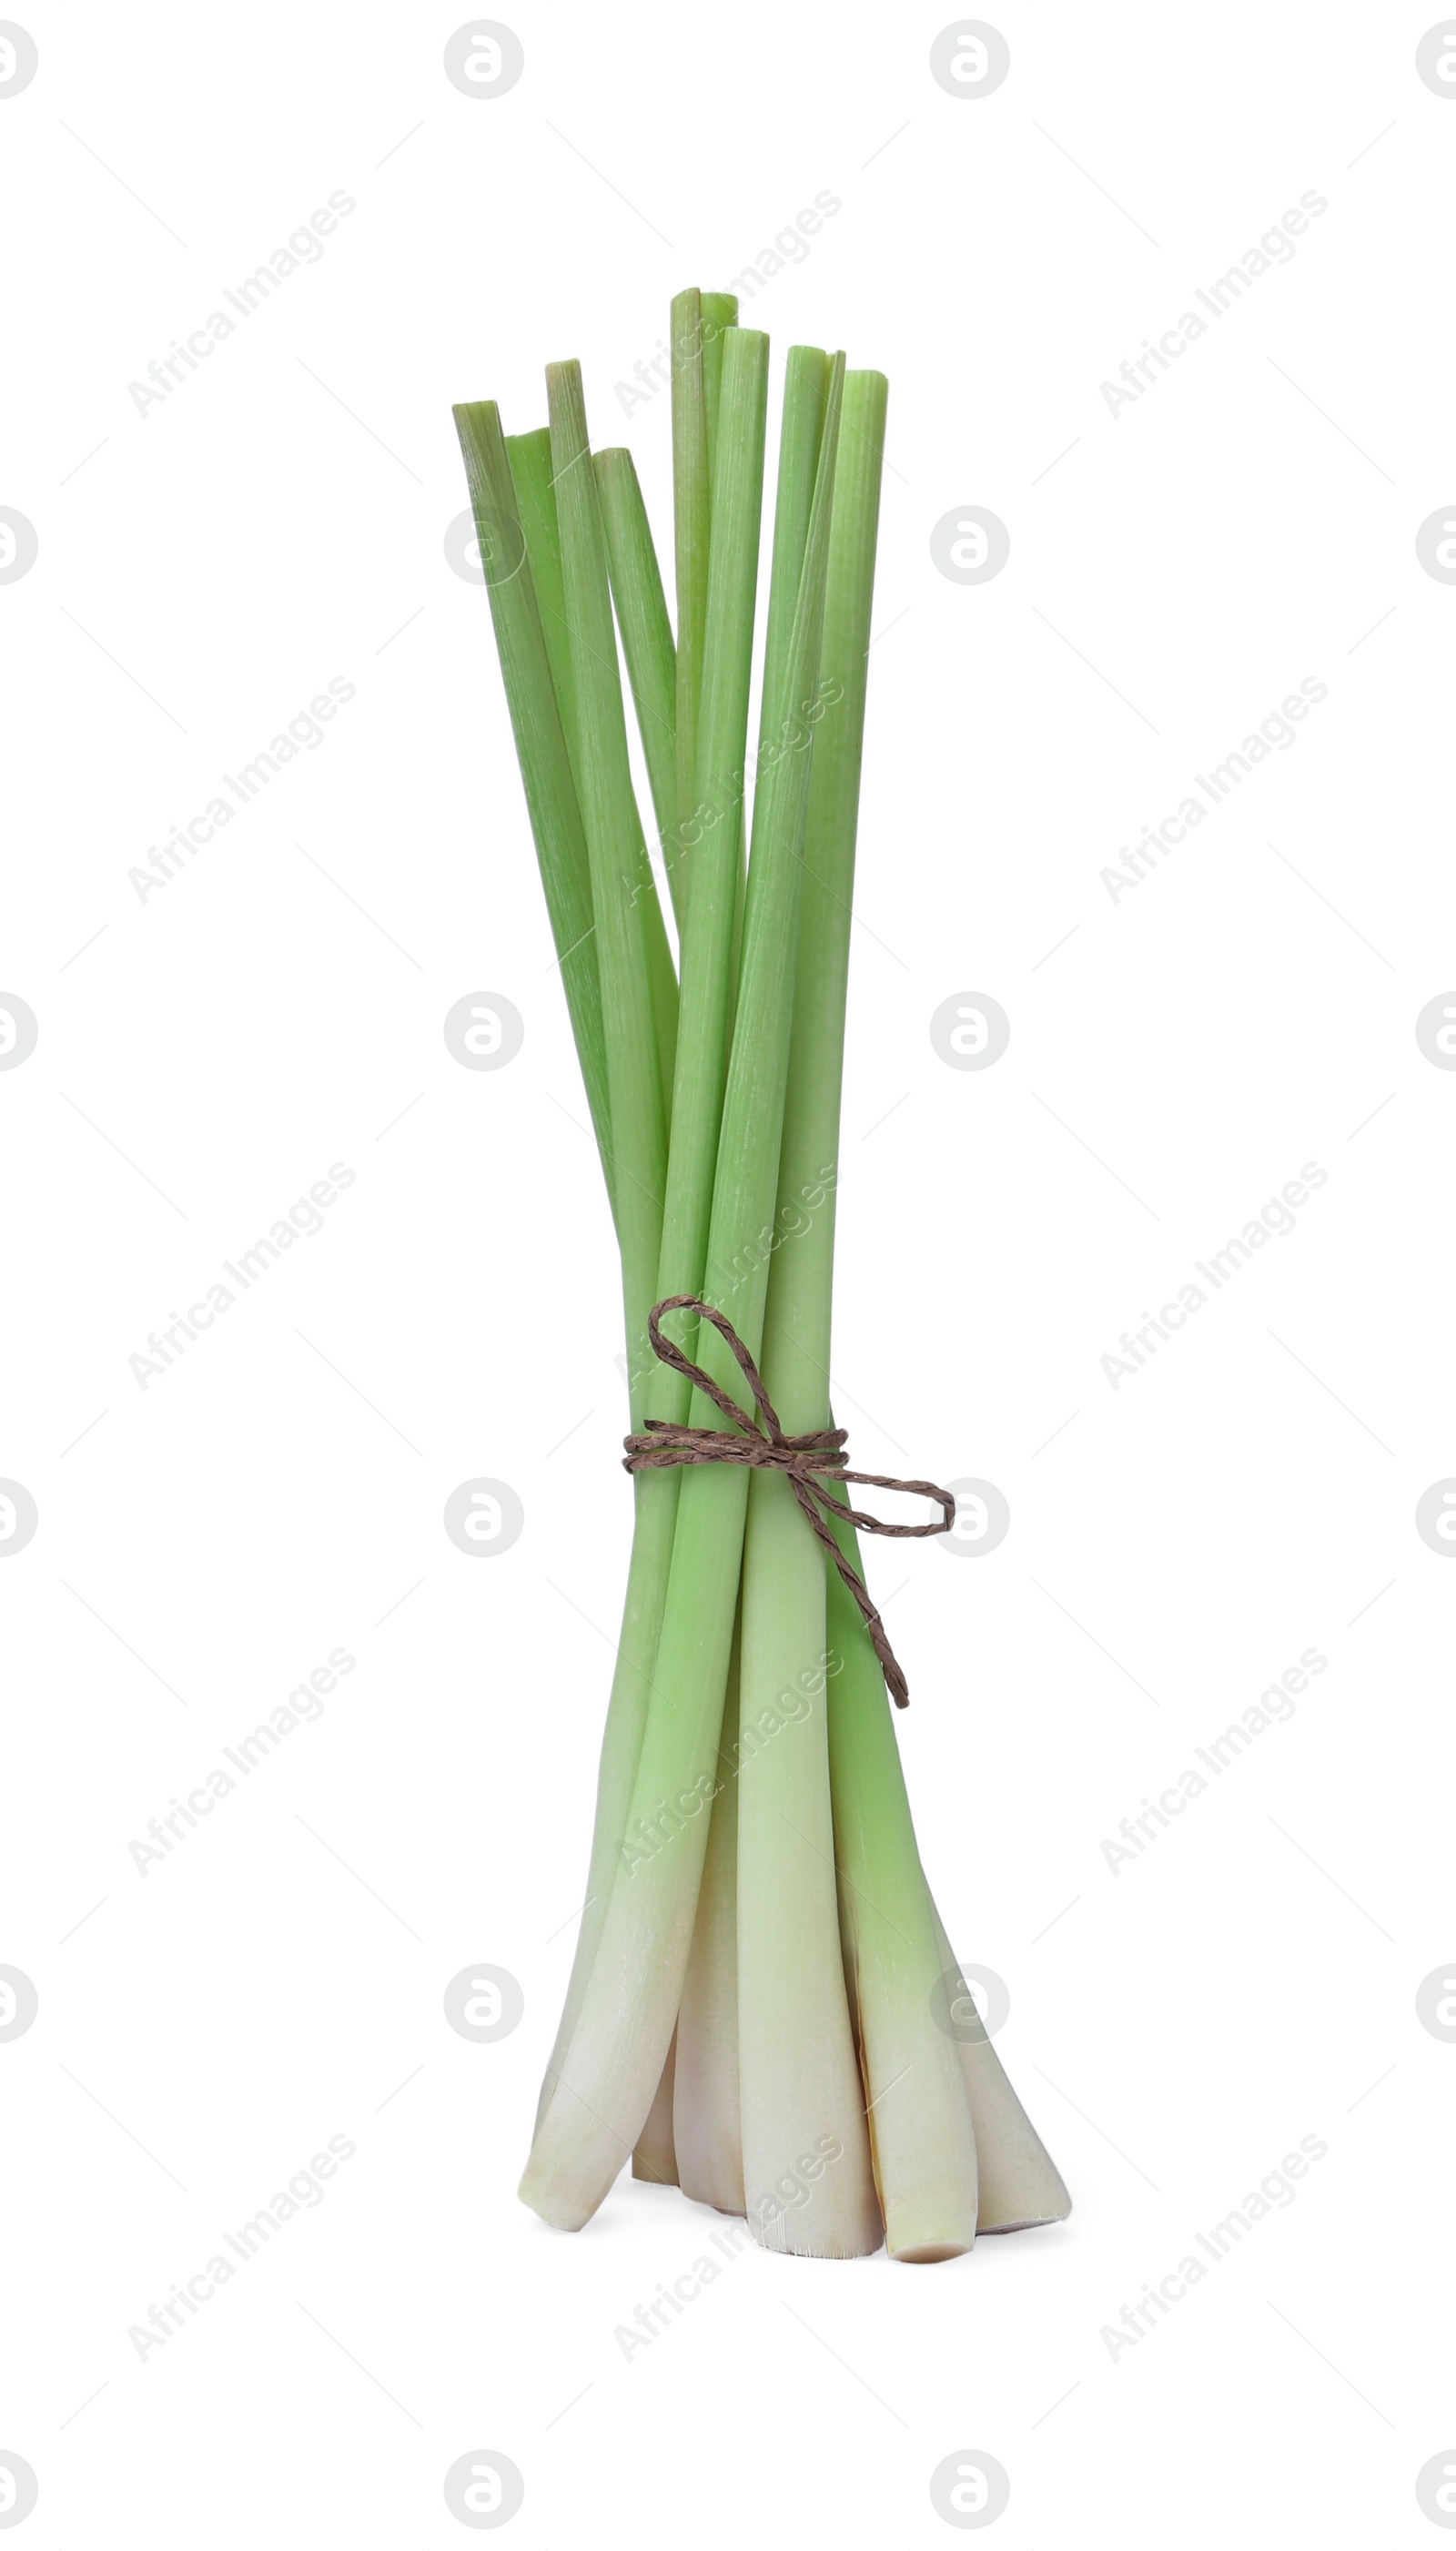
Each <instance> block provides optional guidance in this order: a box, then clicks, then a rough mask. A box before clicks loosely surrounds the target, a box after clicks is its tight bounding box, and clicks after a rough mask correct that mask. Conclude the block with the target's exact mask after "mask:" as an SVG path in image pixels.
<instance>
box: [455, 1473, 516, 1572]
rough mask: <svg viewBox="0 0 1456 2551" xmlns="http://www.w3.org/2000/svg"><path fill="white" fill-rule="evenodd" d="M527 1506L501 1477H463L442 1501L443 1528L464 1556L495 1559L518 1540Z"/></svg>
mask: <svg viewBox="0 0 1456 2551" xmlns="http://www.w3.org/2000/svg"><path fill="white" fill-rule="evenodd" d="M525 1522H526V1509H525V1507H524V1506H523V1505H522V1503H521V1500H520V1498H519V1497H518V1496H517V1494H516V1492H515V1489H514V1488H512V1487H508V1486H507V1484H506V1482H505V1480H462V1481H461V1483H460V1486H459V1487H458V1488H452V1489H451V1492H450V1494H449V1496H448V1497H447V1498H446V1500H445V1529H446V1531H447V1532H448V1533H449V1535H450V1538H451V1540H452V1541H453V1542H454V1544H455V1546H456V1549H457V1550H463V1551H464V1552H465V1554H466V1557H467V1559H496V1558H498V1557H499V1555H500V1553H501V1551H503V1550H509V1548H510V1546H511V1543H512V1542H513V1541H519V1540H520V1538H521V1534H522V1531H523V1530H524V1528H525Z"/></svg>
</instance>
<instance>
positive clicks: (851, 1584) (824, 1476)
mask: <svg viewBox="0 0 1456 2551" xmlns="http://www.w3.org/2000/svg"><path fill="white" fill-rule="evenodd" d="M665 1311H694V1312H695V1313H696V1314H697V1316H698V1318H699V1319H700V1320H711V1322H712V1324H713V1326H714V1328H715V1329H716V1330H717V1332H718V1334H719V1336H720V1337H721V1338H722V1340H723V1342H724V1344H725V1346H726V1347H727V1348H728V1351H729V1353H730V1354H731V1355H732V1356H733V1357H734V1359H735V1361H736V1362H737V1364H738V1366H739V1369H740V1371H741V1372H742V1374H743V1377H744V1378H745V1380H746V1381H747V1383H748V1386H749V1389H750V1390H751V1391H752V1393H753V1397H754V1408H751V1409H750V1408H743V1407H740V1405H739V1403H738V1401H737V1400H736V1399H734V1398H732V1397H731V1396H730V1394H729V1393H728V1392H727V1391H726V1390H722V1389H720V1388H719V1386H718V1384H717V1382H715V1381H714V1379H713V1378H712V1376H711V1374H708V1373H705V1372H704V1371H703V1368H702V1366H701V1365H700V1364H693V1363H692V1362H691V1361H690V1360H689V1358H688V1357H687V1356H685V1355H684V1354H683V1352H682V1350H681V1348H680V1347H676V1346H675V1345H674V1344H673V1341H672V1339H671V1338H670V1337H668V1336H667V1335H666V1334H665V1332H664V1330H663V1327H662V1317H663V1313H664V1312H665ZM647 1333H648V1336H649V1338H650V1339H651V1341H652V1349H653V1353H654V1355H655V1356H656V1357H657V1358H658V1361H659V1362H660V1363H661V1364H665V1365H667V1366H669V1367H670V1368H671V1370H672V1371H673V1372H674V1373H678V1374H681V1375H683V1376H684V1378H686V1379H687V1380H688V1381H690V1382H692V1383H694V1384H695V1386H696V1387H697V1389H699V1390H701V1391H703V1392H705V1393H706V1395H707V1397H708V1398H709V1399H711V1400H712V1401H713V1403H714V1405H715V1406H716V1407H717V1408H719V1409H721V1411H722V1413H723V1415H724V1416H725V1417H726V1418H727V1419H728V1421H729V1424H730V1426H732V1427H734V1428H735V1429H741V1430H742V1431H741V1432H735V1433H733V1434H728V1435H725V1434H723V1433H722V1432H721V1431H720V1430H719V1429H718V1428H717V1427H716V1426H679V1425H677V1424H676V1423H675V1422H674V1421H673V1420H672V1419H671V1418H666V1417H650V1418H649V1419H648V1421H647V1430H646V1432H645V1433H644V1434H642V1435H628V1436H627V1437H626V1438H625V1444H626V1456H627V1458H626V1460H625V1461H624V1462H623V1464H622V1468H623V1470H624V1471H662V1470H671V1469H676V1468H677V1467H678V1466H679V1465H687V1464H693V1463H698V1462H738V1463H742V1464H744V1465H746V1466H747V1467H748V1468H749V1469H751V1470H757V1471H781V1472H782V1474H783V1476H784V1478H785V1479H786V1480H787V1481H788V1484H789V1486H790V1487H791V1488H792V1490H793V1493H794V1495H795V1496H796V1497H797V1499H798V1502H799V1504H800V1506H801V1507H802V1509H803V1511H804V1514H805V1515H806V1517H807V1518H808V1521H809V1524H810V1525H811V1527H812V1529H813V1531H814V1532H815V1534H816V1535H817V1536H818V1538H819V1540H820V1541H821V1542H822V1543H823V1545H824V1548H825V1549H826V1550H827V1551H828V1553H829V1556H830V1558H831V1559H832V1560H833V1562H834V1565H835V1567H836V1568H837V1569H838V1571H839V1574H840V1576H841V1578H842V1579H843V1581H844V1582H845V1584H846V1585H847V1586H848V1588H849V1590H850V1592H851V1594H852V1595H853V1596H854V1598H855V1601H856V1602H857V1603H858V1605H859V1607H860V1610H861V1612H862V1613H863V1614H864V1616H865V1626H866V1628H867V1629H868V1631H869V1633H870V1637H871V1640H872V1641H873V1643H874V1648H875V1653H876V1655H877V1656H878V1658H879V1659H880V1662H881V1664H882V1666H883V1667H884V1680H885V1683H886V1684H887V1685H888V1687H889V1692H890V1696H891V1698H892V1699H893V1701H894V1704H895V1707H896V1708H897V1709H903V1708H905V1706H906V1705H907V1703H908V1701H909V1697H910V1693H909V1686H908V1685H907V1684H906V1682H905V1678H904V1676H903V1675H902V1674H901V1672H900V1669H899V1665H898V1663H897V1661H896V1658H895V1654H894V1650H893V1649H892V1648H891V1646H890V1644H889V1640H888V1639H887V1637H886V1636H885V1630H884V1621H883V1620H882V1619H881V1617H880V1613H879V1611H878V1610H877V1608H876V1606H875V1603H874V1601H873V1600H872V1598H871V1594H870V1589H869V1587H868V1586H867V1585H866V1583H865V1581H864V1579H863V1577H862V1576H861V1575H860V1573H859V1571H858V1569H857V1568H856V1567H855V1566H854V1563H853V1562H852V1561H851V1560H848V1559H846V1557H845V1555H844V1552H843V1551H842V1550H841V1549H840V1547H839V1543H838V1542H837V1540H836V1539H835V1537H834V1534H833V1533H832V1531H831V1530H830V1525H829V1519H830V1517H834V1518H836V1519H837V1520H838V1521H840V1522H841V1523H852V1524H857V1525H858V1526H859V1528H860V1530H861V1531H862V1532H878V1533H884V1534H885V1535H886V1536H887V1537H889V1538H892V1539H894V1540H896V1541H924V1540H927V1539H929V1538H930V1536H931V1535H933V1534H935V1533H938V1532H949V1531H950V1529H951V1527H952V1525H953V1524H954V1522H955V1520H956V1500H955V1498H954V1497H953V1496H952V1494H951V1492H950V1489H949V1488H938V1487H936V1486H935V1484H934V1482H933V1481H932V1480H887V1479H884V1477H882V1475H881V1474H880V1473H879V1472H878V1471H851V1470H848V1469H847V1468H846V1464H847V1462H848V1459H849V1456H848V1454H847V1452H846V1450H845V1447H846V1445H847V1443H848V1441H849V1437H848V1434H847V1433H846V1430H845V1428H844V1427H843V1426H825V1427H821V1428H820V1429H819V1431H818V1432H817V1433H816V1434H812V1435H785V1433H784V1431H783V1428H782V1426H781V1425H780V1420H779V1412H778V1410H777V1409H776V1408H775V1406H774V1403H773V1401H772V1399H771V1398H770V1397H769V1394H768V1392H767V1390H766V1389H765V1388H764V1379H763V1376H762V1374H761V1373H760V1372H759V1369H758V1366H757V1365H756V1364H755V1362H754V1360H753V1357H752V1356H751V1355H750V1354H749V1351H748V1349H747V1347H746V1346H745V1345H744V1343H743V1340H742V1338H741V1337H740V1336H739V1334H738V1332H737V1330H736V1329H735V1328H734V1326H733V1323H732V1321H731V1320H729V1319H728V1318H727V1317H726V1316H725V1314H724V1313H723V1312H722V1311H717V1310H714V1308H713V1306H712V1304H711V1303H710V1302H703V1301H699V1299H698V1297H697V1295H696V1294H695V1293H670V1294H669V1295H668V1297H667V1299H666V1301H662V1302H659V1303H658V1304H657V1305H656V1306H655V1308H654V1309H653V1310H652V1312H651V1313H650V1314H649V1317H648V1323H647ZM755 1412H757V1413H755ZM825 1480H841V1481H853V1482H854V1484H855V1485H856V1486H859V1487H867V1488H894V1489H896V1490H898V1491H900V1492H901V1493H902V1494H904V1495H906V1496H917V1497H933V1498H934V1499H935V1500H936V1502H937V1504H938V1505H939V1506H940V1507H941V1510H942V1512H941V1520H940V1522H939V1523H884V1522H882V1521H881V1518H880V1517H879V1516H878V1515H872V1514H861V1513H859V1512H858V1511H857V1509H856V1508H855V1507H854V1506H850V1505H841V1503H840V1501H839V1499H838V1497H836V1496H834V1495H832V1494H831V1492H830V1490H829V1489H828V1488H827V1487H826V1486H825V1484H824V1482H825Z"/></svg>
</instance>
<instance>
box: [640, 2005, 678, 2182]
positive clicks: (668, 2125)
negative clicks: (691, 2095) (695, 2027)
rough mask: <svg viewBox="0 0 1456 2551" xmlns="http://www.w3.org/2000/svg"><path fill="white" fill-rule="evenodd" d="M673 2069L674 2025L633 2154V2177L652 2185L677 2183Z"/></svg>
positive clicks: (675, 2058)
mask: <svg viewBox="0 0 1456 2551" xmlns="http://www.w3.org/2000/svg"><path fill="white" fill-rule="evenodd" d="M676 2069H677V2032H676V2029H675V2030H674V2032H673V2039H672V2043H671V2045H670V2046H669V2048H668V2060H667V2062H666V2064H665V2065H664V2066H663V2071H662V2079H661V2080H660V2082H659V2083H658V2087H657V2092H656V2094H655V2096H654V2098H653V2103H652V2106H651V2107H650V2108H649V2109H648V2112H647V2116H646V2118H645V2120H644V2122H643V2128H642V2132H641V2134H640V2135H639V2136H638V2138H637V2142H636V2146H635V2148H634V2150H633V2154H632V2176H633V2178H634V2179H645V2180H647V2181H649V2182H650V2183H651V2185H652V2186H653V2187H655V2188H676V2186H677V2185H678V2180H677V2153H676V2145H675V2144H674V2141H673V2084H674V2080H675V2078H676Z"/></svg>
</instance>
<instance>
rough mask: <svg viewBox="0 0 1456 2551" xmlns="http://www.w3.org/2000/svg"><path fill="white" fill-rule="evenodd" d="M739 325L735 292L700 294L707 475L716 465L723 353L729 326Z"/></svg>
mask: <svg viewBox="0 0 1456 2551" xmlns="http://www.w3.org/2000/svg"><path fill="white" fill-rule="evenodd" d="M737 325H738V296H737V294H736V293H733V292H705V293H704V294H703V296H702V388H703V400H704V403H705V405H706V408H707V418H708V475H709V478H710V479H711V477H712V473H713V472H714V470H715V469H716V468H717V465H718V404H719V400H720V398H721V395H722V381H723V353H724V346H725V341H726V337H727V332H728V330H729V329H730V328H736V327H737Z"/></svg>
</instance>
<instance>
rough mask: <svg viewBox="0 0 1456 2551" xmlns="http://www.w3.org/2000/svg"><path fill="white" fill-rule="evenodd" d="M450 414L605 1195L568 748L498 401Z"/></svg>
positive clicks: (591, 932)
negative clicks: (483, 570) (461, 459)
mask: <svg viewBox="0 0 1456 2551" xmlns="http://www.w3.org/2000/svg"><path fill="white" fill-rule="evenodd" d="M454 413H455V422H456V430H457V432H458V434H459V436H460V444H461V452H462V454H463V456H464V459H465V464H466V481H467V484H468V488H469V494H470V504H471V508H472V510H473V513H474V517H475V530H476V535H477V538H478V540H479V545H480V555H481V559H482V561H486V578H485V581H486V590H487V592H488V595H489V600H490V616H491V620H492V622H493V624H494V629H495V643H496V650H497V653H498V655H499V658H500V670H501V679H502V681H503V683H504V686H505V696H506V705H507V708H508V709H509V712H510V721H511V731H512V733H513V735H514V737H515V745H516V757H517V760H518V761H519V763H520V767H521V778H522V782H523V784H524V787H525V791H526V807H527V812H528V814H529V816H530V821H531V832H532V838H533V839H534V841H535V844H536V857H537V863H538V865H539V867H540V869H541V882H542V886H543V888H544V890H545V894H546V909H547V915H548V918H549V920H550V923H551V933H552V937H553V939H554V941H555V942H556V951H557V959H558V964H559V969H560V972H561V978H562V988H563V990H564V991H565V993H566V996H567V1008H568V1011H569V1014H570V1016H571V1021H572V1035H573V1037H574V1039H575V1044H576V1055H577V1059H578V1061H579V1063H580V1066H581V1078H582V1081H583V1083H584V1085H585V1089H586V1104H587V1106H588V1108H589V1110H590V1113H591V1122H592V1127H593V1130H594V1132H595V1135H596V1145H597V1150H598V1152H599V1153H600V1155H601V1161H602V1171H603V1174H604V1176H605V1178H606V1182H607V1193H608V1195H609V1196H612V1195H613V1190H614V1187H615V1183H616V1180H615V1170H614V1165H613V1159H612V1128H611V1107H610V1100H609V1095H608V1087H607V1068H606V1038H605V1032H604V1029H603V1025H602V1005H601V985H600V978H599V973H598V965H597V948H596V938H595V929H594V923H593V919H592V908H591V874H590V866H589V861H588V856H587V849H586V836H585V831H584V829H583V825H582V820H581V809H580V805H579V803H578V800H577V796H576V785H575V780H574V777H573V774H572V758H571V752H570V749H569V745H568V740H567V736H566V732H565V729H564V726H563V723H562V713H561V705H560V701H559V698H558V694H557V690H556V686H555V683H554V681H553V678H552V671H551V661H550V653H549V650H548V647H547V642H546V636H545V632H544V630H543V627H542V615H541V608H540V604H539V601H538V598H537V592H536V585H535V581H534V576H533V571H532V567H531V562H530V560H529V558H528V557H526V556H525V555H523V552H524V547H525V536H524V534H523V532H522V530H521V527H520V522H519V514H518V509H517V504H516V491H515V485H514V482H513V479H512V476H511V466H510V459H509V456H508V454H507V451H506V445H505V438H504V436H503V434H502V433H501V430H500V412H499V409H498V408H497V407H496V404H495V401H494V400H493V399H478V400H472V401H470V402H468V404H466V405H464V406H460V407H457V408H456V409H455V411H454ZM514 561H519V563H518V564H516V563H514Z"/></svg>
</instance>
